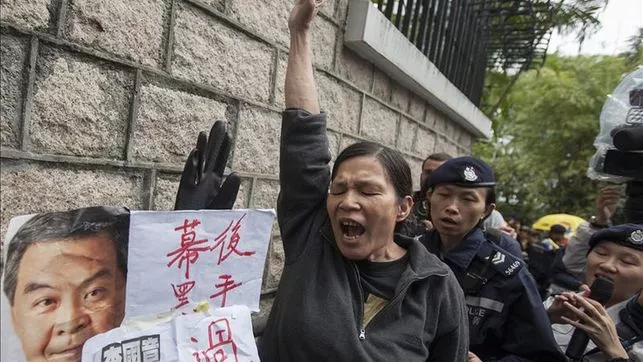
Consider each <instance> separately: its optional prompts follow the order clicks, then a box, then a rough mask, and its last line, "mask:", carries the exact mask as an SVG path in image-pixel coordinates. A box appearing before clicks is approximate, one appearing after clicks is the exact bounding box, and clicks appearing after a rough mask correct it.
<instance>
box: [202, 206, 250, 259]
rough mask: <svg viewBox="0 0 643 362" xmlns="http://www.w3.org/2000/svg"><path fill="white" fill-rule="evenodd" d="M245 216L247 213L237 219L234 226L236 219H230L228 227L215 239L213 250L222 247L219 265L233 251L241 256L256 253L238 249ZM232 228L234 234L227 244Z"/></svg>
mask: <svg viewBox="0 0 643 362" xmlns="http://www.w3.org/2000/svg"><path fill="white" fill-rule="evenodd" d="M245 217H246V214H243V216H241V218H240V219H239V220H237V222H236V223H235V224H234V226H232V224H233V223H234V220H232V221H230V224H229V225H228V227H226V228H225V230H223V231H222V232H221V233H220V234H219V235H217V237H216V238H215V239H214V246H213V247H212V250H214V249H216V248H220V249H219V260H218V261H217V265H219V264H221V263H222V262H224V261H225V260H226V259H227V258H228V257H229V256H230V255H231V254H232V253H235V254H236V255H239V256H250V255H254V254H255V252H254V251H239V250H238V249H237V245H239V241H241V236H239V229H240V228H241V221H243V219H244V218H245ZM230 228H232V236H231V237H230V240H229V242H228V243H227V244H226V239H227V238H228V231H230Z"/></svg>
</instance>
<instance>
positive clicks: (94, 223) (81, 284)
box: [2, 207, 129, 362]
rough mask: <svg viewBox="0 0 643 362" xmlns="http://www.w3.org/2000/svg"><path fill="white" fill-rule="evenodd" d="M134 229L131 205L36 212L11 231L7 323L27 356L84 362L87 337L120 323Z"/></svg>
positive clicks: (6, 275)
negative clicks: (129, 241) (127, 207)
mask: <svg viewBox="0 0 643 362" xmlns="http://www.w3.org/2000/svg"><path fill="white" fill-rule="evenodd" d="M128 227H129V212H128V211H127V210H126V209H125V208H117V207H91V208H84V209H78V210H72V211H65V212H51V213H44V214H38V215H35V216H33V217H32V218H30V219H29V220H28V221H27V222H25V223H24V224H23V225H22V226H21V227H20V228H19V229H18V230H17V232H16V233H15V234H14V235H13V236H11V235H9V236H8V237H7V240H8V244H7V245H5V250H6V259H5V263H4V270H3V277H2V289H3V293H4V296H5V297H6V299H3V303H4V302H7V303H8V306H5V307H8V308H3V309H5V310H9V311H10V318H3V320H2V328H3V329H6V328H7V327H8V323H9V322H10V323H11V327H12V328H13V331H14V333H15V335H16V336H17V337H18V340H19V341H20V346H21V350H22V353H23V355H24V358H25V359H26V360H27V361H30V362H31V361H80V360H81V355H82V347H83V344H84V343H85V341H86V340H87V339H89V338H90V337H92V336H94V335H96V334H99V333H103V332H106V331H108V330H110V329H113V328H116V327H118V326H119V325H120V324H121V322H122V320H123V315H124V307H125V281H126V276H127V245H128ZM5 316H6V314H5ZM7 319H10V321H7ZM3 342H5V341H4V340H3Z"/></svg>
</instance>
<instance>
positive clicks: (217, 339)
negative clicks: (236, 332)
mask: <svg viewBox="0 0 643 362" xmlns="http://www.w3.org/2000/svg"><path fill="white" fill-rule="evenodd" d="M190 340H191V341H192V342H198V341H197V340H196V338H194V337H192V338H191V339H190ZM192 356H193V357H194V361H195V362H224V361H226V362H238V357H237V345H236V343H234V340H233V339H232V330H231V328H230V322H229V321H228V320H227V319H226V318H220V319H217V320H216V321H214V322H212V323H210V325H209V326H208V349H206V350H204V351H199V352H194V353H192Z"/></svg>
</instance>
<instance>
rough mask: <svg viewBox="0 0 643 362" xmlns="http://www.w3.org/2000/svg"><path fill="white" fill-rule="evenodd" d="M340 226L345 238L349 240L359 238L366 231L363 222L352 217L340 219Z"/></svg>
mask: <svg viewBox="0 0 643 362" xmlns="http://www.w3.org/2000/svg"><path fill="white" fill-rule="evenodd" d="M339 228H340V230H341V232H342V236H343V238H344V239H345V240H349V241H350V240H355V239H357V238H359V237H360V236H362V234H364V232H365V231H366V229H364V226H362V224H360V223H358V222H357V221H354V220H351V219H340V220H339Z"/></svg>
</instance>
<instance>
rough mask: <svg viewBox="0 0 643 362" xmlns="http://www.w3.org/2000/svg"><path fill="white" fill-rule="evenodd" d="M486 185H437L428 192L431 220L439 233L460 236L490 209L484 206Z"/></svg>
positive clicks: (449, 236)
mask: <svg viewBox="0 0 643 362" xmlns="http://www.w3.org/2000/svg"><path fill="white" fill-rule="evenodd" d="M487 192H488V191H487V189H486V188H480V187H478V188H466V187H460V186H455V185H438V186H436V187H435V189H433V190H431V191H429V193H428V195H429V204H430V205H431V221H432V222H433V226H434V227H435V228H436V229H437V230H438V232H439V233H440V235H441V236H443V237H445V236H446V237H448V238H449V239H451V240H453V239H458V238H459V239H464V236H465V235H466V234H467V233H468V232H469V231H471V229H473V228H474V227H475V226H476V225H477V224H478V223H479V222H480V220H482V219H483V218H484V217H485V216H486V215H487V214H488V213H489V212H491V210H492V209H493V206H492V205H493V204H492V205H490V206H487V205H486V202H485V199H486V197H487Z"/></svg>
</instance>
